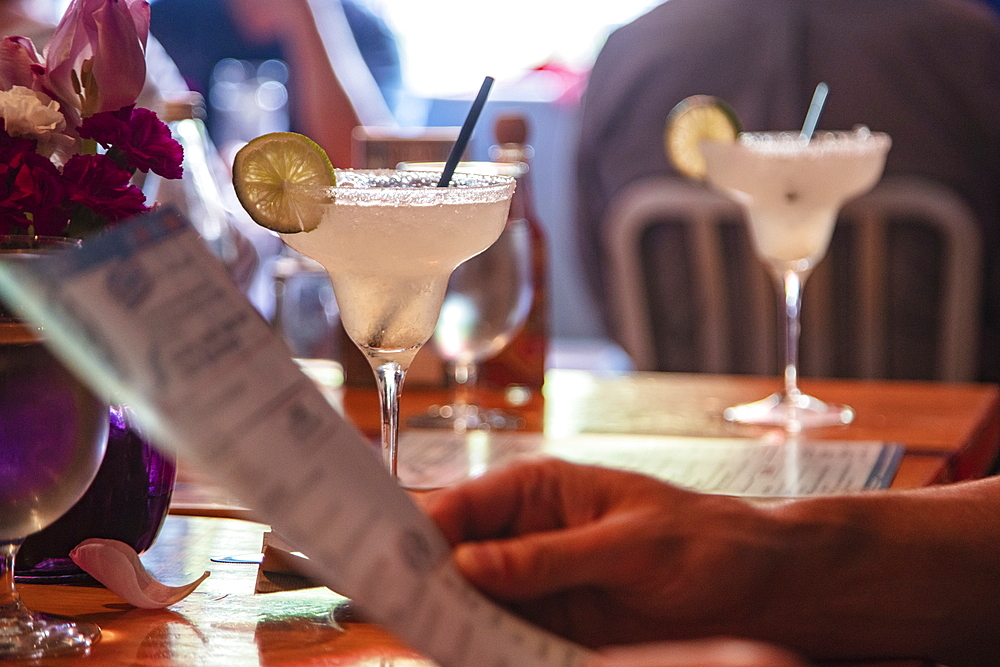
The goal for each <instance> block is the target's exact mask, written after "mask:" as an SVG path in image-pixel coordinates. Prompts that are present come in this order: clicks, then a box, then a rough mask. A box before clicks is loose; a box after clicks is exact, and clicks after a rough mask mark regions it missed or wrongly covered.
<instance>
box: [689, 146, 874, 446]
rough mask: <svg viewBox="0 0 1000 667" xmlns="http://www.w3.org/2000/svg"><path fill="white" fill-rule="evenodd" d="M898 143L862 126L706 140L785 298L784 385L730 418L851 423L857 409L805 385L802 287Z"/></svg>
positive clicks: (711, 164) (720, 183)
mask: <svg viewBox="0 0 1000 667" xmlns="http://www.w3.org/2000/svg"><path fill="white" fill-rule="evenodd" d="M890 144H891V141H890V140H889V137H888V136H887V135H885V134H882V133H878V132H871V131H869V130H868V129H867V128H859V129H857V130H855V131H852V132H820V133H816V134H815V135H814V136H813V137H812V138H811V139H807V138H803V137H802V136H800V135H799V134H798V133H770V132H765V133H742V134H740V135H739V137H738V138H737V140H736V141H731V142H720V141H706V142H703V143H702V144H701V150H702V154H703V155H704V157H705V162H706V165H707V167H708V172H707V177H708V180H709V182H710V183H712V184H713V185H714V186H715V187H717V188H719V189H720V190H722V191H723V192H725V193H726V194H727V195H729V196H730V197H732V198H733V199H734V200H736V201H737V202H739V203H740V204H741V205H742V206H743V208H744V209H745V211H746V213H747V218H748V221H749V225H750V234H751V236H752V238H753V243H754V248H755V250H756V252H757V254H758V256H759V257H760V258H761V259H762V260H763V261H764V262H765V263H766V264H767V266H768V267H769V268H770V270H771V272H772V273H773V274H774V276H775V278H776V279H777V281H778V285H779V291H780V293H781V296H782V297H783V299H784V309H783V310H784V319H785V369H784V390H783V391H781V392H779V393H776V394H773V395H771V396H768V397H767V398H765V399H763V400H760V401H756V402H754V403H749V404H746V405H739V406H735V407H731V408H728V409H727V410H726V411H725V413H724V414H725V417H726V419H728V420H730V421H738V422H743V423H752V424H764V425H775V426H783V427H784V428H785V429H786V430H788V431H792V432H796V431H800V430H802V429H803V428H810V427H815V426H828V425H831V424H847V423H850V422H851V421H852V420H853V418H854V411H853V410H852V409H851V408H849V407H847V406H840V405H829V404H827V403H824V402H823V401H820V400H818V399H816V398H813V397H811V396H808V395H806V394H803V393H802V392H801V391H800V390H799V388H798V347H799V330H800V324H799V316H800V312H801V306H802V287H803V285H804V284H805V281H806V278H808V276H809V274H810V273H811V272H812V270H813V268H815V266H816V265H817V264H818V263H819V261H820V260H821V259H823V256H824V255H825V254H826V250H827V246H828V245H829V243H830V237H831V235H832V234H833V228H834V224H835V223H836V220H837V214H838V212H839V211H840V208H841V206H843V204H844V203H845V202H846V201H848V200H849V199H852V198H854V197H856V196H858V195H861V194H864V193H865V192H867V191H868V190H870V189H871V188H872V187H873V186H874V185H875V184H876V183H877V182H878V180H879V178H881V176H882V169H883V167H884V166H885V156H886V153H887V152H888V150H889V146H890Z"/></svg>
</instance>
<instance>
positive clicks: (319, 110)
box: [229, 0, 395, 168]
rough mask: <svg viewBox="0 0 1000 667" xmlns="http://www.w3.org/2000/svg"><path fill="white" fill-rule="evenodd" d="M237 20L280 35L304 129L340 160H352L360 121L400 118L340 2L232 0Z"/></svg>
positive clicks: (346, 163)
mask: <svg viewBox="0 0 1000 667" xmlns="http://www.w3.org/2000/svg"><path fill="white" fill-rule="evenodd" d="M229 4H230V7H231V13H232V15H233V18H234V20H236V22H237V23H239V24H240V25H241V26H242V28H243V29H244V30H246V31H247V32H248V33H250V34H255V35H256V36H257V37H258V38H266V37H268V36H271V35H273V36H275V37H277V38H278V39H279V40H280V41H281V43H282V44H283V48H284V50H285V54H286V57H287V59H288V66H289V69H290V71H291V73H292V81H291V86H290V87H291V91H290V92H291V95H292V98H293V102H292V108H293V109H294V112H295V117H296V122H297V124H298V126H299V127H300V128H301V130H302V132H303V133H304V134H306V135H307V136H308V137H309V138H311V139H312V140H314V141H315V142H316V143H318V144H319V145H320V146H322V147H323V148H324V149H325V150H326V152H327V154H328V155H329V156H330V160H331V161H332V162H333V164H334V166H336V167H340V168H347V167H350V166H351V132H352V131H353V130H354V128H355V127H357V126H358V125H392V124H394V123H395V121H394V119H393V116H392V112H391V111H390V110H389V108H388V106H387V105H386V103H385V99H384V98H383V97H382V93H381V92H380V91H379V89H378V86H377V85H376V83H375V80H374V78H373V77H372V75H371V72H370V71H369V70H368V68H367V67H366V66H365V64H364V60H362V58H361V54H360V52H359V51H358V47H357V44H356V43H355V41H354V36H353V35H352V34H351V31H350V27H349V26H348V24H347V18H346V17H345V16H344V10H343V7H341V6H340V3H339V2H329V1H327V2H312V0H285V1H284V2H274V1H273V0H229Z"/></svg>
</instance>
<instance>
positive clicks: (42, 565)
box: [15, 406, 176, 582]
mask: <svg viewBox="0 0 1000 667" xmlns="http://www.w3.org/2000/svg"><path fill="white" fill-rule="evenodd" d="M175 472H176V468H175V462H174V459H173V457H171V456H169V455H167V454H164V453H162V452H160V451H159V450H157V449H156V448H155V447H153V446H152V445H151V444H150V443H149V441H148V440H146V439H145V438H144V437H143V436H142V434H141V432H140V431H139V429H138V428H137V427H136V425H135V420H134V419H133V418H132V414H131V410H130V409H129V408H127V407H122V406H112V407H111V423H110V430H109V432H108V448H107V452H106V453H105V455H104V462H103V463H102V464H101V467H100V469H99V470H98V471H97V476H96V477H95V478H94V481H93V483H92V484H91V485H90V488H89V489H87V492H86V493H85V494H84V495H83V497H82V498H80V500H79V501H78V502H77V503H76V505H74V506H73V507H72V508H71V509H70V510H69V511H68V512H66V514H64V515H63V516H62V517H60V518H59V519H58V520H57V521H56V522H55V523H53V524H51V525H50V526H48V527H47V528H45V529H43V530H41V531H39V532H37V533H34V534H33V535H30V536H28V538H27V539H26V540H25V541H24V544H22V545H21V549H20V550H19V551H18V554H17V561H16V564H15V574H16V578H17V579H18V580H21V581H26V582H39V581H45V580H53V581H65V580H67V579H73V578H86V577H87V575H86V574H85V573H83V571H82V570H80V568H78V567H77V566H76V564H75V563H74V562H73V561H72V560H71V559H70V557H69V552H70V551H71V550H72V549H73V548H74V547H75V546H76V545H77V544H79V543H80V542H82V541H83V540H86V539H89V538H93V537H100V538H104V539H111V540H118V541H120V542H124V543H126V544H128V545H129V546H131V547H132V548H133V549H135V550H136V552H137V553H142V552H143V551H145V550H146V549H148V548H149V547H150V546H151V545H152V544H153V541H154V540H155V539H156V536H157V534H158V533H159V532H160V527H161V526H162V525H163V520H164V519H165V518H166V516H167V510H168V509H169V506H170V497H171V495H172V493H173V488H174V477H175Z"/></svg>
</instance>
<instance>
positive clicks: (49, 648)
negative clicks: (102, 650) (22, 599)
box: [0, 603, 101, 660]
mask: <svg viewBox="0 0 1000 667" xmlns="http://www.w3.org/2000/svg"><path fill="white" fill-rule="evenodd" d="M13 606H14V607H15V609H14V610H13V613H12V614H0V660H33V659H37V658H48V657H56V656H72V655H84V654H86V653H87V652H88V651H89V650H90V646H91V644H93V643H94V642H95V641H96V640H97V638H98V637H100V636H101V629H100V628H99V627H97V626H96V625H94V624H92V623H81V622H79V621H73V620H70V619H68V618H62V617H60V616H53V615H50V614H42V613H38V612H32V611H29V610H28V609H26V608H25V607H24V605H22V604H20V603H15V604H14V605H13ZM4 611H8V610H4Z"/></svg>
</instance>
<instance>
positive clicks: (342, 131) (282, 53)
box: [150, 0, 402, 167]
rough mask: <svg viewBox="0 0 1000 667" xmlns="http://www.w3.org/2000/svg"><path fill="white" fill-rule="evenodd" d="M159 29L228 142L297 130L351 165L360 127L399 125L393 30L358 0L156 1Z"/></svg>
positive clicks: (218, 134) (219, 138)
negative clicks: (354, 135) (353, 138)
mask: <svg viewBox="0 0 1000 667" xmlns="http://www.w3.org/2000/svg"><path fill="white" fill-rule="evenodd" d="M150 29H151V31H152V33H153V34H154V35H156V36H157V38H158V39H160V40H161V42H162V43H163V45H164V47H165V48H166V50H167V52H168V53H169V54H170V55H171V57H172V58H173V59H174V61H175V62H176V63H177V66H178V67H179V69H180V70H181V72H182V73H183V75H184V77H185V79H186V80H187V82H188V84H189V85H190V87H191V88H192V90H195V91H198V92H200V93H202V94H203V95H204V96H205V98H206V100H207V101H208V104H207V113H208V115H207V123H208V127H209V131H210V133H211V134H212V136H213V138H214V139H215V141H216V143H217V144H219V145H220V147H223V150H224V151H225V147H226V146H227V145H229V144H231V143H236V144H238V143H240V142H244V141H247V140H249V139H251V138H253V137H256V136H258V135H260V134H264V133H266V132H274V131H285V130H289V129H293V130H295V131H298V132H302V133H304V134H306V135H308V136H310V137H312V138H313V139H315V140H316V141H317V142H318V143H320V144H321V145H322V146H323V147H324V148H326V149H327V152H328V153H329V154H330V157H331V159H332V160H333V162H334V164H335V165H337V166H340V167H347V166H349V161H350V132H351V130H352V129H353V128H354V127H355V126H356V125H361V124H364V125H392V124H393V123H394V118H393V114H392V109H393V108H394V107H395V106H396V104H397V102H398V99H399V95H400V93H401V90H402V74H401V69H400V60H399V53H398V50H397V48H396V42H395V38H394V36H393V35H392V33H391V31H390V30H389V28H388V27H387V26H386V24H385V22H384V21H383V20H382V19H381V18H379V17H378V16H377V15H375V14H374V13H373V12H371V11H370V10H368V9H367V8H366V7H365V6H364V5H362V4H359V3H358V2H355V0H286V1H284V2H280V3H277V2H272V1H269V0H155V1H154V2H153V3H152V19H151V27H150Z"/></svg>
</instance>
